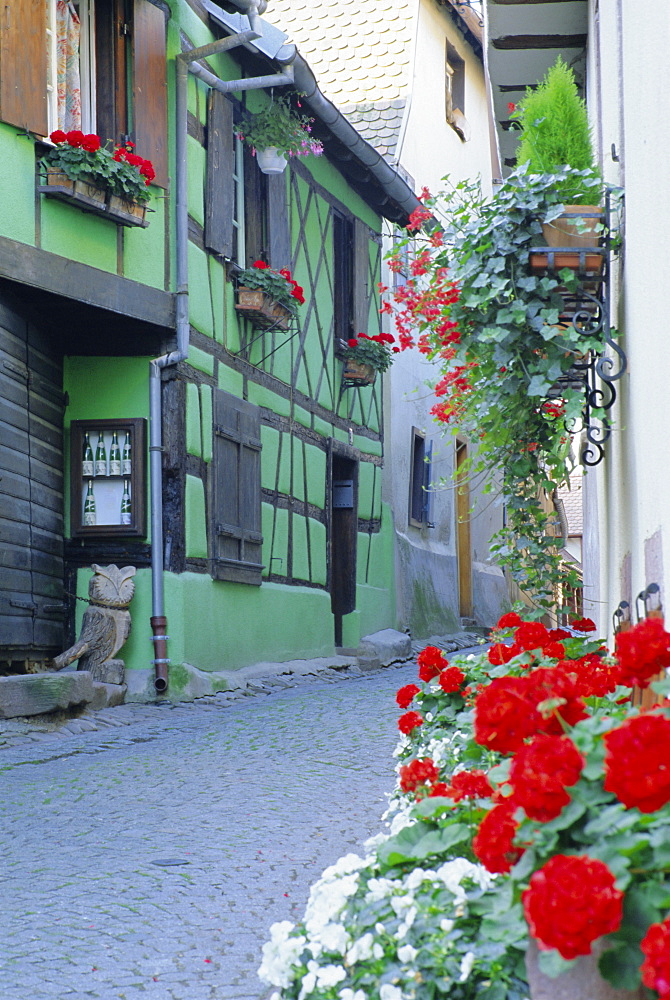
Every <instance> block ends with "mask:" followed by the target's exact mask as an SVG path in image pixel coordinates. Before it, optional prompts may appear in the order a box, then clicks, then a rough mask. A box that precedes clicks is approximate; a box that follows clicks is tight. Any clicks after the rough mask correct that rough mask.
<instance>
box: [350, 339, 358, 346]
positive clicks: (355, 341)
mask: <svg viewBox="0 0 670 1000" xmlns="http://www.w3.org/2000/svg"><path fill="white" fill-rule="evenodd" d="M347 343H348V344H349V347H356V345H357V344H358V337H351V338H350V340H348V341H347Z"/></svg>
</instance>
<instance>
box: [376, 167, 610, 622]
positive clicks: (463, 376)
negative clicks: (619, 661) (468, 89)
mask: <svg viewBox="0 0 670 1000" xmlns="http://www.w3.org/2000/svg"><path fill="white" fill-rule="evenodd" d="M575 180H578V181H579V183H580V184H581V185H582V186H583V187H584V188H585V189H586V190H593V189H597V188H598V186H599V180H598V177H597V176H596V175H595V174H594V173H593V171H589V170H583V171H576V170H572V169H570V168H567V167H565V168H562V169H561V170H560V171H557V172H556V173H553V174H530V173H529V172H528V170H527V168H526V167H522V168H519V169H517V170H516V171H515V172H514V173H512V174H511V175H510V176H509V177H508V178H507V180H506V181H505V183H504V184H503V185H502V186H501V187H500V188H498V189H497V191H496V192H495V194H494V196H493V197H492V198H490V199H489V198H486V197H485V196H484V195H483V193H482V191H481V188H480V186H479V184H478V183H474V182H471V181H462V182H460V183H458V184H456V185H455V186H452V187H450V188H448V189H447V190H446V191H445V192H443V193H441V194H440V195H439V196H438V197H437V198H435V199H431V200H430V201H429V202H428V205H429V207H432V208H433V212H434V214H435V215H437V216H438V217H439V218H441V219H442V220H443V225H442V227H441V228H440V229H439V230H436V231H434V232H433V233H431V234H430V238H429V248H428V249H422V250H420V251H419V252H417V253H416V256H415V264H419V265H420V270H418V271H417V272H416V273H418V274H420V275H423V277H422V278H421V280H420V281H416V282H414V281H413V280H412V279H410V281H408V282H407V284H406V285H405V286H403V288H402V289H401V290H400V291H399V292H397V293H396V295H395V304H396V305H397V306H399V307H400V308H399V311H398V313H397V314H396V324H397V325H398V327H399V329H401V330H402V329H403V328H404V329H411V330H414V331H416V329H417V327H418V330H419V331H420V333H421V336H420V337H419V349H420V350H421V351H423V352H424V353H425V354H427V355H428V357H429V358H432V359H435V360H438V361H440V362H441V364H442V366H443V373H444V374H443V378H442V379H440V381H439V382H438V385H437V386H436V390H435V391H436V394H437V395H438V402H437V404H436V406H435V407H434V408H433V414H434V416H435V417H436V419H437V420H440V421H442V422H444V423H445V424H446V425H449V426H451V427H452V428H453V430H452V433H454V434H456V433H457V432H458V433H461V434H463V433H465V434H467V435H469V437H470V438H471V440H472V442H473V444H474V445H475V446H476V452H475V454H474V456H473V457H472V458H471V459H470V460H469V463H468V465H467V467H461V469H460V470H459V472H460V474H461V475H463V474H467V473H470V474H473V473H477V472H485V473H488V474H489V484H488V486H487V487H486V490H487V491H489V492H492V491H493V490H494V489H495V490H496V491H498V492H499V497H500V501H501V502H502V503H504V505H505V510H506V525H505V527H504V528H503V529H502V530H501V531H500V532H498V534H497V535H496V536H495V537H494V539H493V542H492V544H491V553H492V554H493V555H494V557H496V558H497V560H498V562H499V563H500V564H502V565H503V566H505V567H507V568H508V569H509V570H510V572H511V574H512V576H513V578H514V579H515V580H516V581H517V583H518V584H519V586H520V587H522V588H523V589H524V590H525V591H526V592H527V593H528V594H529V595H531V596H532V597H533V598H534V600H535V601H536V603H537V604H538V605H539V606H541V607H547V608H548V607H551V606H553V605H554V603H555V595H556V593H558V592H559V590H560V588H561V586H563V585H569V586H578V585H579V580H578V577H577V575H576V573H575V572H574V570H573V569H571V568H570V567H568V566H567V565H566V564H565V563H564V562H563V561H562V559H561V557H560V554H559V552H558V550H557V546H556V538H555V536H554V534H553V533H552V530H551V529H552V525H551V522H552V515H551V514H550V513H548V509H550V504H549V503H548V498H550V497H551V495H552V494H553V493H554V491H555V490H557V489H558V488H559V487H560V486H561V485H562V484H564V483H565V482H567V479H568V476H569V471H570V454H571V439H570V434H571V431H573V430H576V429H577V428H578V426H579V423H580V420H581V413H582V407H583V405H584V393H583V389H582V387H581V385H578V384H575V383H574V382H572V383H570V382H569V381H567V382H560V383H559V379H561V378H562V377H563V376H566V375H567V373H568V372H569V371H570V369H571V368H572V366H573V365H574V363H575V361H576V360H578V359H579V357H580V356H581V355H583V354H585V353H587V352H589V351H592V352H594V353H595V354H599V353H601V352H602V350H603V346H604V338H605V336H606V333H607V332H608V331H605V330H602V329H601V330H596V331H595V332H590V330H589V328H588V327H587V326H585V325H582V326H575V325H573V324H571V323H570V324H566V323H563V322H561V318H560V314H561V312H562V311H563V310H564V305H563V299H562V296H561V292H562V290H563V289H568V290H573V289H575V288H576V287H577V276H576V274H575V273H574V272H573V271H570V270H568V269H567V268H566V269H564V270H562V271H560V272H559V273H558V274H551V273H547V274H544V275H537V274H533V273H531V270H530V266H529V254H530V250H531V248H533V247H535V246H537V245H538V243H540V242H541V226H542V223H543V222H551V221H552V220H553V219H555V218H557V217H558V216H559V215H560V214H561V212H562V210H563V204H562V200H561V194H560V191H561V190H562V188H563V187H564V185H565V182H571V183H572V182H574V181H575ZM438 237H439V238H438ZM406 242H407V243H409V239H408V240H407V241H406ZM392 264H393V261H392ZM445 274H447V275H448V278H449V281H448V282H445ZM402 339H403V334H402V333H401V342H402ZM593 415H594V416H595V417H596V418H598V417H602V415H603V414H602V413H601V412H598V411H597V410H594V411H593ZM496 472H497V473H498V478H497V480H496V479H495V478H494V477H492V475H491V474H492V473H496Z"/></svg>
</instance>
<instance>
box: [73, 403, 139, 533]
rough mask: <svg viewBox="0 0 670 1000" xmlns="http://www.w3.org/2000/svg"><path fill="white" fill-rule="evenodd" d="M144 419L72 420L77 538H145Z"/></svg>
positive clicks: (74, 531)
mask: <svg viewBox="0 0 670 1000" xmlns="http://www.w3.org/2000/svg"><path fill="white" fill-rule="evenodd" d="M146 464H147V456H146V420H144V419H143V418H137V417H133V418H129V419H127V420H73V421H72V424H71V427H70V470H71V497H72V502H71V507H70V521H71V524H70V527H71V535H72V537H73V538H84V537H87V536H89V535H101V536H105V535H111V536H119V535H125V536H133V537H144V536H145V535H146V533H147V527H146V504H145V496H146Z"/></svg>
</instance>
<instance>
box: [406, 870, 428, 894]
mask: <svg viewBox="0 0 670 1000" xmlns="http://www.w3.org/2000/svg"><path fill="white" fill-rule="evenodd" d="M426 878H428V872H425V871H424V870H423V868H414V869H412V871H411V872H410V873H409V875H408V876H407V878H406V879H405V886H406V887H407V889H409V890H410V891H413V890H414V889H418V888H419V886H420V885H421V884H422V883H423V882H425V881H426Z"/></svg>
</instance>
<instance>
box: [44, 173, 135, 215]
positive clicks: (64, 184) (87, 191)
mask: <svg viewBox="0 0 670 1000" xmlns="http://www.w3.org/2000/svg"><path fill="white" fill-rule="evenodd" d="M45 181H46V183H45V184H40V185H38V188H37V190H38V191H39V192H40V193H41V194H45V195H46V196H47V197H48V198H57V199H58V200H59V201H66V202H68V203H69V204H71V205H75V206H76V207H77V208H80V209H81V210H82V211H83V212H93V213H94V214H95V215H101V216H104V217H105V218H107V219H111V220H112V221H113V222H118V223H119V224H120V225H122V226H142V228H143V229H146V227H147V226H148V225H149V223H148V221H147V220H146V213H147V206H146V205H145V204H143V203H141V202H136V201H127V200H126V199H125V198H119V197H118V196H117V195H112V194H109V193H108V192H107V191H103V189H102V188H98V187H96V186H95V185H94V184H88V183H86V181H82V180H77V181H73V180H72V178H71V177H68V176H67V174H65V173H63V172H62V171H61V170H52V169H48V170H47V172H46V177H45Z"/></svg>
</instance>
